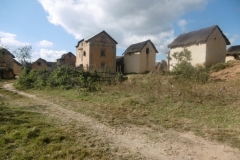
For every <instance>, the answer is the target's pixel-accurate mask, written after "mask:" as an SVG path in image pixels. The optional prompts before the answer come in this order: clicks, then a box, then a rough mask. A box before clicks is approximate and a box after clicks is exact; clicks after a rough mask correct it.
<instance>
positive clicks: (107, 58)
mask: <svg viewBox="0 0 240 160" xmlns="http://www.w3.org/2000/svg"><path fill="white" fill-rule="evenodd" d="M117 44H118V43H117V42H116V41H115V40H114V39H113V38H112V37H111V36H110V35H109V34H108V33H107V32H105V31H102V32H100V33H98V34H96V35H94V36H92V37H90V38H86V39H82V40H80V41H78V43H77V45H76V67H83V68H84V69H92V68H94V69H98V68H109V69H111V70H114V71H115V68H116V45H117Z"/></svg>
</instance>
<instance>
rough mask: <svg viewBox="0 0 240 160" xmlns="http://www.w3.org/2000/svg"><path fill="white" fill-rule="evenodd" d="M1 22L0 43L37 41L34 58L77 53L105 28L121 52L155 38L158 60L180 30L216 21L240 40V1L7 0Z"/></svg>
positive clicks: (232, 38)
mask: <svg viewBox="0 0 240 160" xmlns="http://www.w3.org/2000/svg"><path fill="white" fill-rule="evenodd" d="M0 22H1V23H0V43H1V44H2V45H4V46H8V47H9V49H10V51H13V50H14V49H15V48H17V47H19V46H22V45H32V47H33V53H32V61H35V60H36V59H38V58H40V57H41V58H44V59H46V60H47V61H55V60H56V59H57V58H60V57H61V55H62V54H64V53H66V52H72V53H74V54H75V52H76V51H75V45H76V44H77V42H78V40H80V39H83V38H86V37H89V36H92V35H94V34H97V33H99V32H101V31H102V30H105V31H106V32H108V33H109V34H110V35H111V36H112V37H113V38H114V39H115V40H116V41H117V42H118V45H117V55H121V54H122V53H123V52H124V50H125V49H126V48H127V47H128V46H129V45H131V44H134V43H138V42H141V41H144V40H147V39H151V40H152V42H153V43H154V44H155V46H156V48H157V49H158V51H159V54H158V55H157V58H156V60H157V61H160V60H162V59H165V58H166V56H165V53H166V52H167V51H168V50H169V49H168V48H167V45H168V44H169V43H171V42H172V41H173V39H174V38H176V37H177V36H178V35H179V34H182V33H186V32H190V31H194V30H198V29H201V28H205V27H209V26H212V25H219V27H220V28H221V30H222V31H223V33H224V34H225V35H226V36H227V38H228V39H229V40H230V42H231V43H232V45H240V0H148V1H146V0H111V1H109V0H101V1H100V0H21V1H20V0H1V5H0ZM228 47H229V46H228Z"/></svg>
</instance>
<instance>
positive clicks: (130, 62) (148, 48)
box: [123, 40, 158, 73]
mask: <svg viewBox="0 0 240 160" xmlns="http://www.w3.org/2000/svg"><path fill="white" fill-rule="evenodd" d="M156 53H158V51H157V49H156V47H155V45H154V44H153V43H152V41H151V40H147V41H143V42H140V43H136V44H132V45H130V46H129V47H128V48H127V49H126V51H125V52H124V53H123V54H124V73H145V72H149V71H154V70H155V61H156Z"/></svg>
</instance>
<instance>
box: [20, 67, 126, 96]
mask: <svg viewBox="0 0 240 160" xmlns="http://www.w3.org/2000/svg"><path fill="white" fill-rule="evenodd" d="M104 76H105V75H100V72H97V71H93V72H90V71H84V70H77V69H75V68H73V67H69V66H58V67H56V68H55V69H54V70H47V69H42V70H39V71H35V70H29V69H28V68H26V67H25V68H24V69H23V71H22V73H21V75H20V77H19V79H18V80H17V82H16V87H17V88H20V89H30V88H35V89H43V88H62V89H73V88H77V89H79V90H85V91H90V92H92V91H98V90H100V89H101V88H100V83H101V84H112V83H115V82H122V81H123V75H122V74H120V73H119V74H115V76H112V77H110V79H108V77H105V78H107V79H105V80H103V82H101V78H104Z"/></svg>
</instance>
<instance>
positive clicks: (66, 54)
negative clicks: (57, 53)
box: [57, 52, 76, 60]
mask: <svg viewBox="0 0 240 160" xmlns="http://www.w3.org/2000/svg"><path fill="white" fill-rule="evenodd" d="M68 55H73V56H75V55H74V54H73V53H72V52H68V53H65V54H63V55H62V56H61V58H58V59H57V60H59V59H63V58H65V57H66V56H68ZM75 57H76V56H75Z"/></svg>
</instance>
